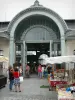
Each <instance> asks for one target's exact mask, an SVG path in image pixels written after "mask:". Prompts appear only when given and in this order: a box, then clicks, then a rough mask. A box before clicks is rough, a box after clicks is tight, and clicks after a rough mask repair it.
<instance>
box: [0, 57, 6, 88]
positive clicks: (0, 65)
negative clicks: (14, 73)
mask: <svg viewBox="0 0 75 100" xmlns="http://www.w3.org/2000/svg"><path fill="white" fill-rule="evenodd" d="M7 68H8V58H7V57H4V56H0V88H1V87H4V86H5V85H6V84H7Z"/></svg>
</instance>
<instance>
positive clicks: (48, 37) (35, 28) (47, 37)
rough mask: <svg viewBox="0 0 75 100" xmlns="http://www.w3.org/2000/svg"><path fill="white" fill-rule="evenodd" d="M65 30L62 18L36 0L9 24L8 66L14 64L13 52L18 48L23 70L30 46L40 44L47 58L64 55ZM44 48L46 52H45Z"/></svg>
mask: <svg viewBox="0 0 75 100" xmlns="http://www.w3.org/2000/svg"><path fill="white" fill-rule="evenodd" d="M66 30H67V26H66V24H65V22H64V21H63V20H62V18H61V17H60V16H59V15H57V14H56V13H55V12H53V11H52V10H50V9H47V8H45V7H43V6H41V5H39V2H37V0H36V1H35V3H34V5H33V6H31V7H30V8H28V9H26V10H24V11H22V12H20V13H19V14H18V15H17V16H15V18H14V19H13V20H12V21H11V22H10V24H9V27H8V32H9V33H10V64H11V65H12V64H13V63H14V62H15V60H16V56H15V51H16V48H18V47H19V50H20V51H21V62H22V63H23V68H24V70H25V67H24V66H25V64H26V63H27V49H29V48H30V45H36V46H34V47H32V48H37V47H39V44H42V45H43V46H44V50H43V49H40V50H41V51H42V50H43V51H44V52H45V53H46V54H47V52H48V51H49V53H48V55H49V56H57V55H59V54H60V52H61V55H65V37H64V33H65V31H66ZM42 45H41V46H42ZM41 46H40V47H41ZM46 46H47V50H45V49H46ZM15 47H16V48H15ZM37 50H38V49H35V51H37ZM20 51H19V53H20Z"/></svg>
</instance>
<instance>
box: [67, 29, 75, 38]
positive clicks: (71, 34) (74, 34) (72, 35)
mask: <svg viewBox="0 0 75 100" xmlns="http://www.w3.org/2000/svg"><path fill="white" fill-rule="evenodd" d="M65 38H66V39H74V40H75V30H71V29H69V30H67V31H66V33H65Z"/></svg>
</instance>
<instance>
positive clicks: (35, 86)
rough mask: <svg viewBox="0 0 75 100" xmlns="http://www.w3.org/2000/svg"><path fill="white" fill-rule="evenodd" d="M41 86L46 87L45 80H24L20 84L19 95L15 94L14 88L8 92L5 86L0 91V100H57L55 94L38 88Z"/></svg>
mask: <svg viewBox="0 0 75 100" xmlns="http://www.w3.org/2000/svg"><path fill="white" fill-rule="evenodd" d="M41 85H48V83H47V79H38V78H35V77H34V78H29V79H26V78H25V79H24V82H23V83H22V84H21V90H22V92H21V93H19V92H17V93H15V92H14V88H13V91H12V92H10V91H9V89H8V85H7V86H6V87H5V88H3V89H1V90H0V100H57V94H56V92H53V91H52V92H51V91H49V90H48V88H46V89H44V88H40V86H41Z"/></svg>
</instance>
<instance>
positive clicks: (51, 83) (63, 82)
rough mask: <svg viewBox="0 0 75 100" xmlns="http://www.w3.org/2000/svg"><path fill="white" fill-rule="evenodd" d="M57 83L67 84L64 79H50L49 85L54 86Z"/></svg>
mask: <svg viewBox="0 0 75 100" xmlns="http://www.w3.org/2000/svg"><path fill="white" fill-rule="evenodd" d="M57 84H67V82H66V81H50V85H51V86H52V87H55V86H56V85H57Z"/></svg>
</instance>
